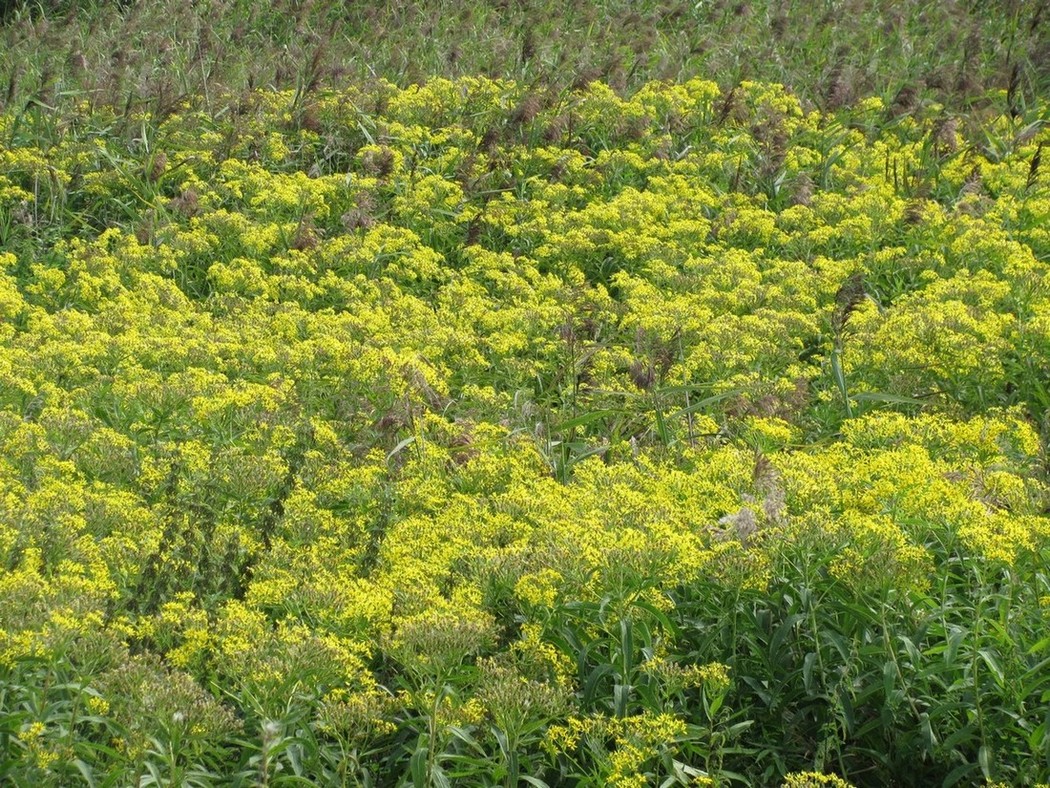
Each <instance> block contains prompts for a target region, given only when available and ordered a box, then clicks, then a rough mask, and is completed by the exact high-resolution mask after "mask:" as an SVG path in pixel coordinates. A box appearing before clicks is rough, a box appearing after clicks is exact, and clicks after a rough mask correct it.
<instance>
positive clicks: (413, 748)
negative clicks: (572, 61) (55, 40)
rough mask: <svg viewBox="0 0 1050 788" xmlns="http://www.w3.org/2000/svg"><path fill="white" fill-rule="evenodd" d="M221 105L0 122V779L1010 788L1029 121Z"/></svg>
mask: <svg viewBox="0 0 1050 788" xmlns="http://www.w3.org/2000/svg"><path fill="white" fill-rule="evenodd" d="M999 98H1003V97H999ZM226 106H227V107H228V109H227V110H224V111H219V112H214V111H209V107H208V106H207V104H206V103H200V102H190V101H185V102H180V103H179V104H178V106H173V107H169V108H167V111H165V112H163V113H157V114H154V113H152V112H148V111H142V112H139V111H137V110H135V109H134V108H131V109H129V110H128V111H127V112H124V111H117V110H114V109H112V108H110V109H106V108H105V106H103V105H92V103H91V102H89V101H87V100H84V101H83V102H82V103H81V104H80V105H78V107H77V111H76V112H71V113H68V114H55V113H53V112H49V111H47V110H46V109H44V108H42V107H40V106H39V105H37V104H34V103H29V104H26V105H21V106H18V107H12V108H9V109H8V111H7V112H6V113H5V114H3V115H0V348H2V351H0V780H2V781H5V782H11V783H13V784H24V785H68V784H72V783H77V782H80V781H84V782H87V783H88V784H96V783H106V784H121V785H122V784H137V785H149V784H179V785H183V784H185V785H211V784H244V785H249V784H251V785H256V784H264V785H269V784H295V783H298V784H304V783H310V784H351V785H379V784H392V783H393V784H396V783H399V782H400V783H407V784H413V785H429V784H439V785H447V784H464V785H507V786H513V785H519V784H520V783H521V782H522V781H526V782H528V783H529V784H532V785H566V784H572V785H623V786H642V785H650V784H652V785H666V786H670V785H690V784H709V785H732V784H745V785H774V784H786V785H790V786H802V785H841V784H843V783H848V784H855V785H885V784H893V783H907V784H923V785H926V784H941V785H957V784H960V785H961V784H972V783H974V782H980V781H982V780H984V781H988V782H1001V783H1006V784H1015V785H1036V784H1038V783H1045V782H1046V781H1047V780H1048V779H1050V717H1048V708H1050V705H1048V698H1050V639H1048V638H1047V637H1046V632H1047V630H1048V622H1050V569H1048V559H1050V519H1048V517H1047V511H1048V506H1050V489H1048V487H1047V459H1046V451H1045V445H1046V444H1045V439H1046V437H1047V435H1048V434H1050V393H1048V389H1047V385H1048V384H1047V381H1048V380H1050V276H1048V266H1050V263H1048V255H1050V232H1048V228H1050V188H1048V182H1047V179H1046V171H1045V165H1043V162H1042V159H1043V156H1044V153H1045V150H1044V149H1045V148H1046V145H1047V143H1048V142H1050V136H1048V132H1047V127H1046V121H1047V119H1048V109H1047V107H1046V105H1045V104H1044V103H1042V102H1041V101H1035V100H1033V102H1031V103H1030V104H1028V105H1026V106H1025V107H1023V108H1018V107H1015V109H1016V110H1017V111H1014V112H1011V111H1008V110H1004V111H1003V112H1002V113H1001V114H998V113H986V114H984V115H981V116H979V117H978V116H975V117H971V118H969V119H968V120H967V121H966V122H961V121H960V120H959V119H958V118H957V116H955V115H954V114H953V113H951V112H949V111H947V110H945V109H944V108H943V107H942V106H941V105H938V104H927V105H926V106H925V107H923V108H920V109H917V110H915V111H911V112H907V113H902V112H900V108H899V107H898V108H895V107H894V106H893V105H892V103H887V102H886V101H884V100H882V99H880V98H870V99H866V100H861V101H858V102H857V103H856V104H855V105H854V106H852V107H851V108H849V109H845V110H834V111H819V110H816V109H813V108H812V107H811V106H804V105H803V103H802V102H800V101H799V100H798V99H797V98H796V97H795V96H794V95H793V94H792V93H791V92H790V91H788V90H786V89H784V88H783V87H782V86H779V85H776V84H769V83H764V82H750V81H742V82H740V83H739V84H738V85H737V86H736V87H734V88H728V89H726V88H720V87H719V86H718V85H716V84H715V83H713V82H709V81H705V80H700V79H692V80H688V81H684V82H678V83H670V82H650V83H646V84H644V85H642V86H640V87H638V89H637V90H635V91H634V92H632V93H629V94H627V95H623V94H619V93H617V92H615V91H614V90H612V89H611V88H610V87H609V86H608V85H607V84H605V83H602V82H591V83H589V84H586V85H581V86H578V87H575V88H572V89H564V90H547V89H537V88H535V87H534V86H530V85H529V84H528V83H526V82H513V81H506V80H494V79H487V78H480V77H464V78H460V79H457V80H446V79H432V80H429V81H427V82H426V83H424V84H420V85H412V86H407V87H397V86H395V85H394V84H392V83H389V82H385V81H383V80H372V81H369V82H367V83H360V84H359V85H358V86H357V87H353V88H344V89H341V90H338V91H321V90H317V89H312V90H309V91H306V90H292V91H287V92H281V91H274V90H263V91H253V92H251V93H247V94H244V97H243V100H241V101H238V102H233V103H230V104H228V105H226Z"/></svg>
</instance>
